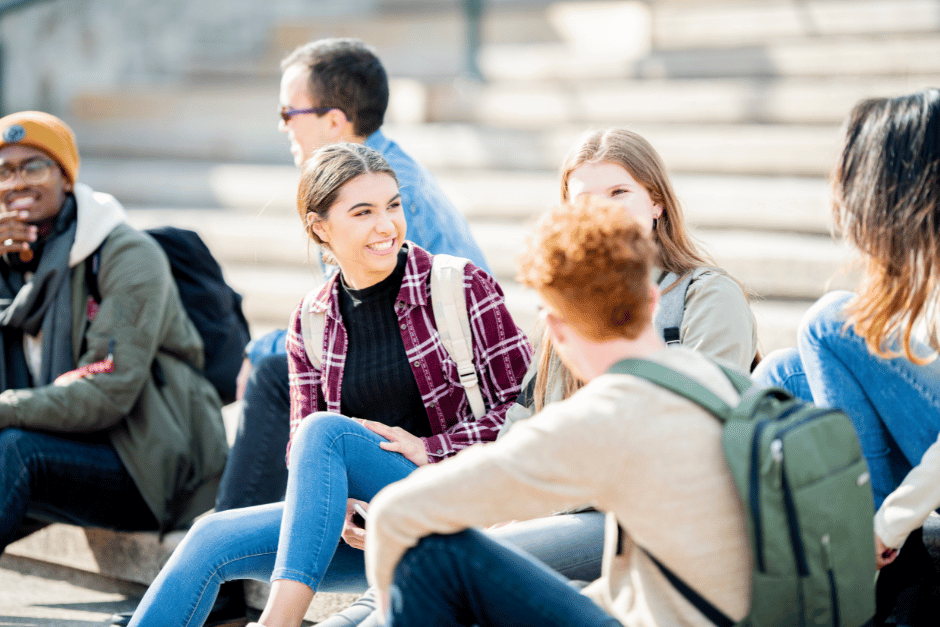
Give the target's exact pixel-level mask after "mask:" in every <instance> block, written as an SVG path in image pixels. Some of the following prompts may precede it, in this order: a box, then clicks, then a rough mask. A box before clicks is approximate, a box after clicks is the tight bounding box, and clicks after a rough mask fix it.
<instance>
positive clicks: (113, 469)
mask: <svg viewBox="0 0 940 627" xmlns="http://www.w3.org/2000/svg"><path fill="white" fill-rule="evenodd" d="M27 515H28V516H29V517H30V518H35V519H38V520H41V521H44V522H53V521H56V522H67V523H72V524H76V525H80V526H83V527H107V528H111V529H120V530H125V531H146V530H155V529H157V528H158V526H159V525H158V524H157V520H156V518H155V517H154V515H153V513H152V512H151V511H150V508H149V507H147V504H146V503H145V502H144V499H143V497H142V496H141V495H140V492H139V491H138V490H137V486H136V485H135V484H134V480H133V479H131V476H130V475H129V474H128V472H127V470H126V469H125V468H124V465H123V464H122V463H121V460H120V458H119V457H118V454H117V452H116V451H115V450H114V447H112V446H111V444H110V442H109V441H108V440H107V437H106V436H104V435H103V434H95V435H82V434H75V435H71V434H69V435H57V434H50V433H41V432H37V431H26V430H23V429H16V428H8V429H3V430H0V552H2V551H3V549H5V548H6V546H7V545H8V544H10V543H11V542H13V541H14V540H16V539H18V537H20V535H21V534H20V533H18V531H19V530H20V527H21V525H22V524H23V520H24V518H26V517H27Z"/></svg>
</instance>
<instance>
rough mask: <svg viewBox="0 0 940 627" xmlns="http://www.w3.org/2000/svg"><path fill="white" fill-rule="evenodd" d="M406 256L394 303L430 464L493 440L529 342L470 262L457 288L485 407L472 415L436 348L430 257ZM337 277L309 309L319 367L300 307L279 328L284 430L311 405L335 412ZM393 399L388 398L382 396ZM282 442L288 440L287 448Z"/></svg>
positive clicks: (340, 343)
mask: <svg viewBox="0 0 940 627" xmlns="http://www.w3.org/2000/svg"><path fill="white" fill-rule="evenodd" d="M408 246H409V250H408V262H407V265H406V267H405V276H404V278H403V279H402V283H401V290H400V291H399V293H398V299H397V302H396V303H395V312H396V313H397V315H398V322H399V326H400V327H401V330H402V332H401V336H402V340H403V341H404V343H405V353H406V354H407V356H408V360H409V361H410V362H411V370H412V372H413V373H414V376H415V381H416V382H417V384H418V389H419V390H420V392H421V398H422V400H423V401H424V407H425V409H426V410H427V413H428V421H429V422H430V424H431V431H432V433H433V434H434V435H432V436H431V437H429V438H424V446H425V449H426V450H427V454H428V459H429V460H430V461H431V462H436V461H440V460H441V459H444V458H445V457H449V456H451V455H454V454H455V453H457V452H458V451H460V450H462V449H465V448H467V447H468V446H470V445H471V444H476V443H477V442H488V441H492V440H494V439H496V434H497V433H498V432H499V428H500V426H501V425H502V424H503V422H504V421H505V419H506V411H507V410H508V409H509V406H510V405H511V404H512V402H513V401H514V400H515V399H516V397H517V396H518V394H519V391H520V384H521V382H522V377H523V376H524V375H525V373H526V370H527V368H528V366H529V361H530V360H531V359H532V347H531V346H530V345H529V341H528V339H527V338H526V336H525V335H524V334H523V333H522V331H521V330H520V329H519V328H518V327H517V326H516V324H515V322H513V319H512V317H511V316H510V315H509V312H508V311H507V310H506V304H505V301H504V299H503V292H502V290H501V289H500V287H499V285H498V284H497V283H496V280H495V279H493V277H491V276H490V275H488V274H487V273H486V272H484V271H483V270H481V269H479V268H477V267H476V266H474V265H473V264H467V266H466V268H465V271H464V291H465V293H466V296H467V311H468V313H469V315H470V327H471V330H472V333H473V362H474V364H475V365H476V369H477V376H478V378H479V380H480V390H481V391H482V392H483V401H484V403H485V405H486V408H487V413H486V414H485V415H484V416H483V417H482V418H480V419H479V420H476V419H474V417H473V413H472V412H471V411H470V403H469V402H468V401H467V395H466V393H465V392H464V389H463V387H462V386H461V385H460V378H459V377H458V376H457V364H456V363H454V361H453V359H451V357H450V355H448V354H447V351H446V350H445V349H444V345H443V344H442V343H441V339H440V336H439V335H438V334H437V326H436V324H435V321H434V312H433V311H432V309H431V303H430V300H429V295H430V291H431V287H430V280H429V277H430V273H431V262H432V259H433V257H432V256H431V255H430V254H429V253H428V252H426V251H425V250H424V249H422V248H420V247H418V246H416V245H414V244H410V243H409V244H408ZM337 276H338V274H337V275H334V277H333V278H332V279H331V280H330V281H328V282H327V284H326V285H324V286H323V289H322V290H321V292H320V295H319V297H318V298H317V299H316V300H315V301H314V303H313V305H312V308H313V310H315V311H323V312H326V322H325V329H324V333H323V365H322V370H318V369H317V368H314V367H313V364H311V363H310V360H309V359H308V357H307V353H306V351H305V350H304V346H303V338H302V335H301V327H300V307H298V308H297V309H296V310H294V313H293V315H292V316H291V324H290V327H289V329H288V333H287V355H288V364H289V370H290V400H291V416H290V433H291V438H293V436H294V431H295V430H296V429H297V427H298V426H299V425H300V421H301V420H303V419H304V418H305V417H306V416H309V415H310V414H312V413H313V412H316V411H330V412H334V413H340V384H341V382H342V380H343V366H344V364H345V361H346V348H347V340H346V329H345V328H344V327H343V320H342V317H341V315H340V311H339V284H338V281H337V280H336V277H337ZM388 401H389V402H394V399H388ZM289 451H290V446H289V445H288V453H289Z"/></svg>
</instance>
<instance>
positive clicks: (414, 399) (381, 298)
mask: <svg viewBox="0 0 940 627" xmlns="http://www.w3.org/2000/svg"><path fill="white" fill-rule="evenodd" d="M407 260H408V251H407V249H406V248H404V247H403V248H402V249H401V250H400V251H399V252H398V264H397V266H396V267H395V270H394V271H393V272H392V274H391V275H389V276H388V277H387V278H385V279H383V280H382V281H380V282H379V283H376V284H375V285H372V286H370V287H367V288H365V289H361V290H354V289H352V288H351V287H349V286H348V285H346V283H345V281H343V277H342V275H340V287H339V309H340V313H341V315H342V317H343V326H345V327H346V338H347V340H348V347H347V350H346V364H345V366H344V368H343V383H342V388H341V393H340V407H341V411H342V412H343V415H345V416H350V417H352V418H365V419H367V420H376V421H378V422H381V423H384V424H386V425H389V426H391V427H401V428H402V429H404V430H405V431H408V432H409V433H411V434H413V435H417V436H419V437H429V436H431V435H432V432H431V425H430V423H429V422H428V415H427V411H426V410H425V408H424V402H423V401H422V400H421V392H420V391H419V390H418V384H417V382H416V381H415V377H414V373H413V372H412V371H411V365H410V364H409V362H408V356H407V355H406V354H405V344H404V342H403V341H402V339H401V330H400V329H399V326H398V316H397V315H396V314H395V302H396V301H397V299H398V293H399V291H400V290H401V282H402V279H403V278H404V276H405V264H406V262H407Z"/></svg>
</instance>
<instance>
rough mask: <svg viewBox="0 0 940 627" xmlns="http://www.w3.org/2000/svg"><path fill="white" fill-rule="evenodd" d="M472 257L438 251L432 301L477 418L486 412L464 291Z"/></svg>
mask: <svg viewBox="0 0 940 627" xmlns="http://www.w3.org/2000/svg"><path fill="white" fill-rule="evenodd" d="M467 263H469V260H468V259H464V258H462V257H452V256H451V255H434V263H433V265H432V266H431V305H432V307H433V311H434V320H435V321H436V322H437V332H438V334H440V336H441V342H443V343H444V348H445V349H446V350H447V354H448V355H450V357H451V359H453V360H454V361H455V362H457V373H458V374H459V375H460V384H461V385H462V386H463V389H464V391H465V392H466V393H467V400H468V401H469V402H470V410H471V411H472V412H473V417H474V418H478V419H479V418H481V417H482V416H483V415H484V414H485V413H486V406H485V405H484V404H483V393H482V392H481V391H480V381H479V379H478V378H477V370H476V367H475V366H474V365H473V335H472V333H471V331H470V316H469V314H468V313H467V297H466V295H465V294H464V288H463V277H464V266H466V265H467Z"/></svg>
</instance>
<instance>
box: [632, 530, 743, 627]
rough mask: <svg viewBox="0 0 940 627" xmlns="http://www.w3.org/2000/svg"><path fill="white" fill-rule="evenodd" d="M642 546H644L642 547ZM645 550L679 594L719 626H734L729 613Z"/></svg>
mask: <svg viewBox="0 0 940 627" xmlns="http://www.w3.org/2000/svg"><path fill="white" fill-rule="evenodd" d="M641 548H642V547H641ZM643 552H644V553H646V556H647V557H649V558H650V559H651V560H653V563H654V564H656V566H657V567H658V568H659V572H661V573H662V574H663V576H664V577H665V578H666V579H667V580H668V581H669V583H670V584H672V587H673V588H675V589H676V591H677V592H679V594H681V595H682V596H684V597H685V600H686V601H688V602H689V603H691V604H692V605H694V606H695V609H697V610H698V611H699V612H701V613H702V615H703V616H704V617H705V618H707V619H708V620H710V621H711V622H713V623H715V624H716V625H718V627H733V626H734V624H735V623H734V621H733V620H731V619H730V618H728V615H727V614H725V613H724V612H722V611H721V610H719V609H718V608H717V607H715V606H714V605H712V604H711V603H710V602H709V601H708V600H707V599H706V598H705V597H703V596H702V595H700V594H699V593H698V592H696V591H695V590H693V589H692V588H691V587H690V586H689V584H687V583H686V582H684V581H682V579H680V578H679V577H678V575H676V574H675V573H674V572H672V571H671V570H669V568H668V567H667V566H666V565H665V564H663V563H662V562H660V561H659V560H658V559H656V556H655V555H653V554H652V553H650V552H649V551H647V550H646V549H643Z"/></svg>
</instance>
